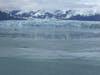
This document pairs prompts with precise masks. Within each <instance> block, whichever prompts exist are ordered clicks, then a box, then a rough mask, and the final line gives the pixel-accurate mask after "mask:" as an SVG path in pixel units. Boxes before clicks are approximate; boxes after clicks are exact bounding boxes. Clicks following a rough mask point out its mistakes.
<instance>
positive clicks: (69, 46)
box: [0, 20, 100, 75]
mask: <svg viewBox="0 0 100 75" xmlns="http://www.w3.org/2000/svg"><path fill="white" fill-rule="evenodd" d="M0 75H100V22H95V21H94V22H89V21H87V22H86V21H85V22H84V21H60V20H27V21H26V20H23V21H20V20H9V21H0Z"/></svg>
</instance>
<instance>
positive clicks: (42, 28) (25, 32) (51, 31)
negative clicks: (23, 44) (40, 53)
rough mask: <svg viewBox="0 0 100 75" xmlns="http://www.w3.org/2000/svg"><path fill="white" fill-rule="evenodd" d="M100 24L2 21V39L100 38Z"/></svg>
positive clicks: (53, 21) (0, 34)
mask: <svg viewBox="0 0 100 75" xmlns="http://www.w3.org/2000/svg"><path fill="white" fill-rule="evenodd" d="M99 29H100V22H95V21H94V22H89V21H88V22H82V21H81V22H80V21H70V20H69V21H64V20H63V21H58V20H41V19H40V20H23V21H20V20H19V21H18V20H17V21H16V20H15V21H12V20H11V21H0V37H15V38H16V37H24V38H33V39H62V40H67V39H90V38H100V31H99Z"/></svg>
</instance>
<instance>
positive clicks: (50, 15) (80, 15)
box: [0, 10, 100, 21]
mask: <svg viewBox="0 0 100 75" xmlns="http://www.w3.org/2000/svg"><path fill="white" fill-rule="evenodd" d="M28 19H57V20H80V21H100V14H99V13H96V12H92V11H87V10H85V11H83V10H82V11H81V10H78V11H76V10H55V11H46V10H37V11H21V10H12V11H0V20H28Z"/></svg>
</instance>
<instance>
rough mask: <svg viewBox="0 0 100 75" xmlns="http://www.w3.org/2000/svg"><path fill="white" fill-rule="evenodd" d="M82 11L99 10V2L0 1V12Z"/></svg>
mask: <svg viewBox="0 0 100 75" xmlns="http://www.w3.org/2000/svg"><path fill="white" fill-rule="evenodd" d="M80 8H81V9H83V8H88V9H91V8H93V9H94V10H95V9H97V10H99V8H100V0H0V9H2V10H13V9H22V10H37V9H50V10H51V9H80Z"/></svg>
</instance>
